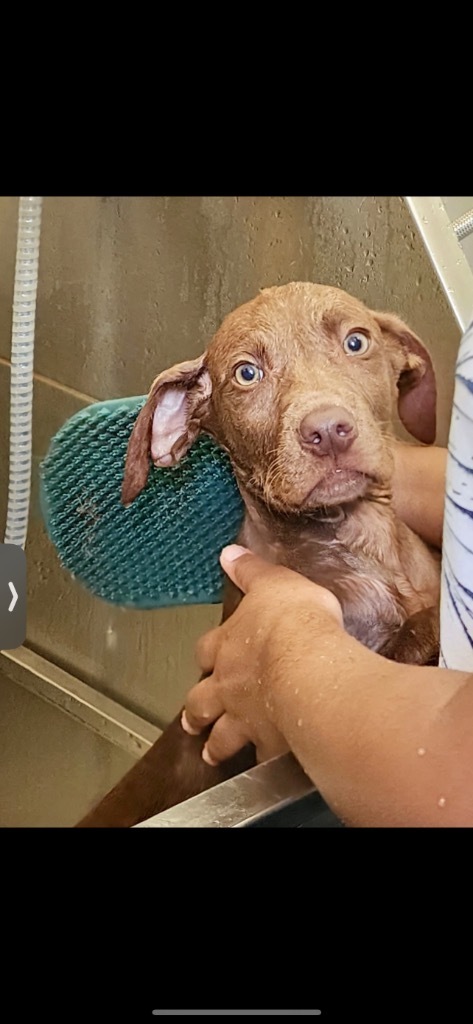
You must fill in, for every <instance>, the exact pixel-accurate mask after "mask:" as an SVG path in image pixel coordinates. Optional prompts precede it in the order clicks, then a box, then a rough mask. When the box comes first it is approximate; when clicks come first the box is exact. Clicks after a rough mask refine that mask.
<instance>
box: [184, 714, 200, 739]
mask: <svg viewBox="0 0 473 1024" xmlns="http://www.w3.org/2000/svg"><path fill="white" fill-rule="evenodd" d="M181 725H182V728H183V729H184V732H187V733H189V736H198V735H199V732H200V729H193V728H192V726H191V725H189V719H188V717H187V715H186V712H185V711H183V712H182V715H181Z"/></svg>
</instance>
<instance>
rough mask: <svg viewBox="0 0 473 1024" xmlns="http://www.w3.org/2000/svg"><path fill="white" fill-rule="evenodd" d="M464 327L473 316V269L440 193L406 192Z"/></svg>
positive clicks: (451, 301) (422, 234)
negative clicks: (416, 194) (413, 194)
mask: <svg viewBox="0 0 473 1024" xmlns="http://www.w3.org/2000/svg"><path fill="white" fill-rule="evenodd" d="M404 199H405V200H406V203H407V205H408V207H409V209H410V212H411V214H412V217H413V218H414V221H415V223H416V226H417V228H418V230H419V232H420V235H421V237H422V241H423V242H424V245H425V247H426V249H427V252H428V255H429V258H430V260H431V263H432V265H433V268H434V270H435V273H436V274H437V277H438V278H439V280H440V284H441V285H442V288H443V290H444V292H445V295H446V298H447V301H448V303H449V305H450V306H451V308H452V310H453V313H454V315H455V319H456V321H457V323H458V324H459V326H460V328H461V331H462V332H464V331H466V329H467V327H468V326H469V324H470V323H471V320H472V317H473V272H472V271H471V268H470V266H469V264H468V260H467V258H466V256H465V254H464V252H463V249H462V247H461V245H460V242H459V241H458V238H457V236H456V234H455V230H454V226H453V223H452V221H451V220H450V218H449V216H448V213H447V211H446V209H445V206H444V204H443V203H442V200H441V198H440V196H404Z"/></svg>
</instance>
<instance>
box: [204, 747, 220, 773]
mask: <svg viewBox="0 0 473 1024" xmlns="http://www.w3.org/2000/svg"><path fill="white" fill-rule="evenodd" d="M202 759H203V760H204V761H205V763H206V764H209V765H210V766H211V767H212V768H216V767H217V765H218V761H214V760H213V758H211V756H210V754H209V752H208V750H207V744H206V745H205V747H204V749H203V751H202Z"/></svg>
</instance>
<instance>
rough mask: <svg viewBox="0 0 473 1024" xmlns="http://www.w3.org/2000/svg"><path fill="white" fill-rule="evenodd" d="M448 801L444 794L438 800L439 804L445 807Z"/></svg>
mask: <svg viewBox="0 0 473 1024" xmlns="http://www.w3.org/2000/svg"><path fill="white" fill-rule="evenodd" d="M446 803H447V801H446V799H445V797H444V796H441V797H440V800H439V802H438V804H439V807H445V804H446Z"/></svg>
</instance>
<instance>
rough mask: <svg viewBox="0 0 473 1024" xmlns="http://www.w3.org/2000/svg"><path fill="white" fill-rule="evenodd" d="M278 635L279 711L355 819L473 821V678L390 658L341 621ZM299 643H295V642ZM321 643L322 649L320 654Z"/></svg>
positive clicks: (289, 734) (313, 773)
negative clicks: (300, 636) (302, 633)
mask: <svg viewBox="0 0 473 1024" xmlns="http://www.w3.org/2000/svg"><path fill="white" fill-rule="evenodd" d="M314 626H315V635H314V633H313V632H312V631H311V624H310V622H308V623H307V630H306V640H305V642H304V643H299V644H298V649H297V659H295V658H294V656H293V654H292V655H291V654H290V653H287V652H290V651H291V641H290V638H289V637H287V636H286V637H285V636H284V630H283V631H282V633H281V636H280V637H279V638H278V642H274V641H273V643H272V654H271V656H270V657H269V660H268V666H269V667H268V673H267V675H266V687H267V693H268V702H269V704H270V708H271V717H272V720H273V722H274V725H275V726H276V728H278V729H279V731H280V732H281V733H282V734H283V736H284V738H285V740H286V742H287V744H288V746H289V747H290V748H291V750H292V751H293V752H294V754H295V756H296V757H297V758H298V760H299V761H300V763H301V764H302V766H303V768H304V769H305V771H306V772H307V774H308V775H309V776H310V778H311V779H312V780H313V782H314V784H315V785H316V786H317V788H318V789H319V790H320V792H321V793H322V795H323V796H324V798H325V799H326V800H327V802H328V804H329V805H330V806H331V807H332V809H333V810H334V812H335V813H336V814H337V815H338V816H339V817H340V818H341V819H342V820H343V821H345V822H346V823H347V824H350V825H352V826H363V827H367V826H370V827H376V826H383V827H387V826H397V827H400V826H418V827H419V826H420V827H427V826H438V825H444V826H469V827H472V826H473V728H472V725H471V723H472V722H473V676H471V675H470V676H469V675H468V674H467V673H462V672H451V671H448V670H445V669H437V668H418V667H412V666H407V665H399V664H395V663H393V662H389V661H387V660H386V659H384V658H382V657H381V656H379V655H377V654H374V653H373V652H372V651H369V650H368V649H367V648H365V647H363V646H362V645H361V644H359V643H358V642H357V641H356V640H353V639H352V638H351V637H350V636H349V635H348V634H347V633H345V632H344V630H343V629H341V628H339V627H338V626H337V625H336V624H334V623H333V621H329V620H328V619H327V621H326V622H325V625H323V626H321V620H320V617H319V620H318V621H317V617H316V616H314ZM292 650H294V647H292ZM314 651H316V653H314Z"/></svg>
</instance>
